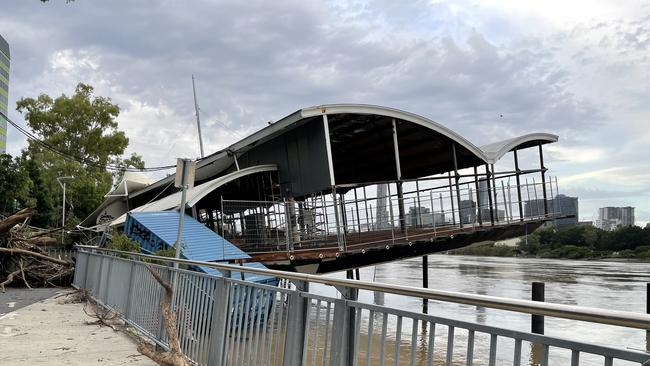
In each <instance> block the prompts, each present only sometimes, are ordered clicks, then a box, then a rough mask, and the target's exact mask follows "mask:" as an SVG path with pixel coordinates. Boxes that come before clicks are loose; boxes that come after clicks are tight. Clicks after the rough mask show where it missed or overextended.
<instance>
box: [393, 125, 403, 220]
mask: <svg viewBox="0 0 650 366" xmlns="http://www.w3.org/2000/svg"><path fill="white" fill-rule="evenodd" d="M392 122H393V150H394V151H395V171H396V172H397V209H398V213H399V228H400V231H401V232H404V231H405V230H406V222H405V221H404V220H405V215H404V191H403V189H402V165H401V162H400V158H399V142H398V140H397V123H396V122H395V118H393V121H392Z"/></svg>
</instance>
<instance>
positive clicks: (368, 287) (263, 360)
mask: <svg viewBox="0 0 650 366" xmlns="http://www.w3.org/2000/svg"><path fill="white" fill-rule="evenodd" d="M79 248H80V249H79V251H78V253H77V268H76V271H75V279H74V284H75V286H77V287H79V288H85V289H88V291H89V292H90V294H91V295H92V296H93V297H94V298H95V299H96V300H98V301H99V302H100V303H101V304H103V305H104V306H107V307H109V308H112V309H114V310H116V311H118V312H119V313H121V314H122V316H123V317H124V319H125V320H126V321H127V322H128V323H130V324H131V325H133V326H134V327H136V328H138V329H139V330H141V331H142V332H144V333H145V334H146V335H147V336H149V337H150V338H151V339H152V340H154V341H155V342H157V343H158V344H160V345H161V346H163V347H166V342H167V336H166V334H165V331H164V327H163V324H162V315H161V311H160V301H161V299H162V296H163V289H162V287H161V286H160V285H159V284H158V283H157V282H156V281H155V280H154V278H153V277H152V276H151V274H150V273H149V272H148V270H147V269H146V268H145V265H147V263H145V262H142V261H140V259H148V260H151V259H156V260H160V261H163V262H168V263H169V262H172V261H174V260H171V259H169V258H163V257H152V256H145V255H139V254H137V255H136V254H127V253H123V252H116V251H112V250H105V249H94V248H91V247H79ZM175 261H177V262H178V263H180V265H181V268H182V266H183V265H201V266H211V267H214V268H217V269H218V270H220V271H221V272H222V273H223V274H224V275H225V276H224V277H215V276H210V275H206V274H202V273H198V272H193V271H188V270H184V269H178V270H174V269H173V268H172V267H170V266H165V265H156V264H149V265H150V266H152V267H153V268H154V269H155V270H157V271H159V272H160V273H161V274H162V275H163V277H164V278H166V279H167V280H170V281H173V282H174V288H175V292H174V299H173V307H174V309H175V310H176V312H177V313H178V328H179V329H178V336H179V339H180V340H181V345H182V349H183V351H184V352H185V354H186V355H187V356H188V357H189V358H190V359H191V360H192V361H193V362H195V363H196V364H199V365H319V366H325V365H461V364H463V365H502V364H512V365H522V364H534V365H565V364H567V365H568V364H570V365H595V364H596V365H601V364H602V365H613V364H614V363H615V362H616V364H637V365H639V364H640V365H649V364H650V355H648V354H647V353H644V352H641V351H634V350H628V349H619V348H613V347H607V346H602V345H594V344H588V343H584V342H580V341H575V340H567V339H561V338H555V337H549V336H544V335H539V334H532V333H527V332H521V331H514V330H510V329H505V328H500V327H493V326H487V325H483V324H478V323H471V322H464V321H458V320H454V319H449V318H443V317H439V316H435V315H429V314H424V313H417V312H411V311H404V310H400V309H396V308H391V307H386V306H382V305H377V304H371V303H365V302H363V301H360V300H359V297H358V294H359V291H374V292H380V293H383V294H391V295H393V296H410V297H415V298H421V299H433V300H439V301H447V302H455V303H459V304H465V305H475V306H481V307H488V308H495V309H502V310H510V311H517V312H522V313H529V314H533V313H534V314H539V315H547V316H555V317H561V318H568V319H574V320H582V321H589V322H595V323H602V324H611V325H619V326H626V327H632V328H638V329H646V330H647V329H650V316H648V315H645V314H636V313H629V312H617V311H608V310H602V309H593V308H584V307H576V306H570V305H560V304H549V303H540V302H533V301H526V300H516V299H507V298H497V297H491V296H485V295H472V294H462V293H454V292H447V291H436V290H430V289H420V288H415V287H408V286H397V285H386V284H379V283H372V282H363V281H354V280H343V279H333V278H327V277H321V276H314V275H306V274H298V273H290V272H281V271H271V270H263V269H253V268H242V267H237V266H228V265H219V264H214V263H208V262H195V261H189V260H175ZM239 271H245V272H251V273H259V274H262V273H263V274H266V275H270V276H274V277H276V278H278V279H279V283H280V285H279V286H269V285H263V284H258V283H253V282H250V281H242V280H236V279H232V278H230V275H231V274H232V273H234V272H239ZM314 284H320V285H329V286H334V287H335V288H336V289H337V290H338V296H335V297H332V296H323V295H319V294H317V293H314V292H313V291H310V290H311V288H310V287H311V286H312V285H314ZM576 338H580V335H576Z"/></svg>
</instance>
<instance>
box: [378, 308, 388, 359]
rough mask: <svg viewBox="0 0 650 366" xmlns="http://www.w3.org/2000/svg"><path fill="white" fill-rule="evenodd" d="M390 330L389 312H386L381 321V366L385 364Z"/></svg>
mask: <svg viewBox="0 0 650 366" xmlns="http://www.w3.org/2000/svg"><path fill="white" fill-rule="evenodd" d="M387 330H388V313H384V317H383V320H382V323H381V338H380V340H379V345H380V347H381V348H380V352H379V364H380V365H381V366H384V365H385V361H386V331H387Z"/></svg>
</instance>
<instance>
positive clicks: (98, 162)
mask: <svg viewBox="0 0 650 366" xmlns="http://www.w3.org/2000/svg"><path fill="white" fill-rule="evenodd" d="M16 110H18V111H19V112H20V113H23V114H24V116H25V119H26V121H27V124H28V126H29V127H30V128H31V129H32V131H33V133H34V135H35V136H36V137H37V138H38V139H39V140H40V141H41V142H38V141H33V140H30V141H29V146H28V147H27V149H25V150H24V151H23V160H24V164H25V165H26V166H27V167H28V168H27V170H28V171H29V175H30V178H31V179H32V181H33V182H34V187H35V188H36V187H38V191H37V192H33V194H34V197H35V198H36V210H37V217H35V220H37V221H40V222H39V224H40V225H42V226H56V224H57V223H56V220H58V217H59V216H60V215H57V214H56V213H54V212H51V211H52V210H55V211H59V210H60V209H61V205H62V202H61V201H62V200H61V198H60V197H61V196H62V190H61V187H60V186H59V184H58V183H57V180H56V178H57V177H64V176H66V177H70V176H73V177H74V179H72V180H68V181H66V183H67V187H66V188H67V189H66V208H67V209H68V210H69V213H66V224H70V225H66V226H71V225H74V224H76V223H77V222H79V221H80V220H81V219H83V218H85V217H86V216H88V215H89V214H90V213H91V212H92V211H93V210H95V208H97V206H99V205H100V204H101V202H102V201H103V200H104V194H106V192H108V191H109V190H110V188H111V186H112V178H113V177H112V175H111V173H110V172H109V171H107V166H109V165H110V166H126V165H124V164H125V162H126V164H129V163H131V164H140V165H144V162H142V158H141V157H140V156H139V155H137V154H135V155H133V156H132V157H131V158H129V159H126V160H125V161H122V160H121V158H120V156H121V155H122V154H123V153H124V150H125V149H126V147H127V146H128V144H129V139H128V138H127V137H126V136H125V134H124V132H122V131H119V130H118V124H117V122H116V118H117V116H118V115H119V112H120V109H119V107H118V106H117V105H116V104H113V103H112V101H111V100H110V98H106V97H99V96H95V95H94V90H93V87H92V86H90V85H87V84H83V83H80V84H78V85H77V87H76V89H75V93H74V94H73V95H72V96H69V97H68V96H66V95H65V94H63V95H61V96H60V97H58V98H56V99H53V98H51V97H50V96H48V95H45V94H41V95H39V96H38V97H37V98H22V99H20V100H19V101H18V102H17V107H16ZM55 150H56V151H55ZM41 194H43V195H45V196H44V197H40V200H39V198H38V195H41ZM39 203H40V205H39ZM59 212H60V211H59ZM41 220H42V221H41Z"/></svg>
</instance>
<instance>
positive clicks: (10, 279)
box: [0, 269, 20, 293]
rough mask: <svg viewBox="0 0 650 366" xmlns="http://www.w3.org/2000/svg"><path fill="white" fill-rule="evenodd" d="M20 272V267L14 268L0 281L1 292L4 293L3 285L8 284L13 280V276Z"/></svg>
mask: <svg viewBox="0 0 650 366" xmlns="http://www.w3.org/2000/svg"><path fill="white" fill-rule="evenodd" d="M19 273H20V269H18V270H15V271H13V272H11V273H9V276H7V279H6V280H5V281H4V282H3V283H0V288H2V293H5V285H8V284H10V283H12V282H13V281H14V277H15V276H16V275H18V274H19Z"/></svg>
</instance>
